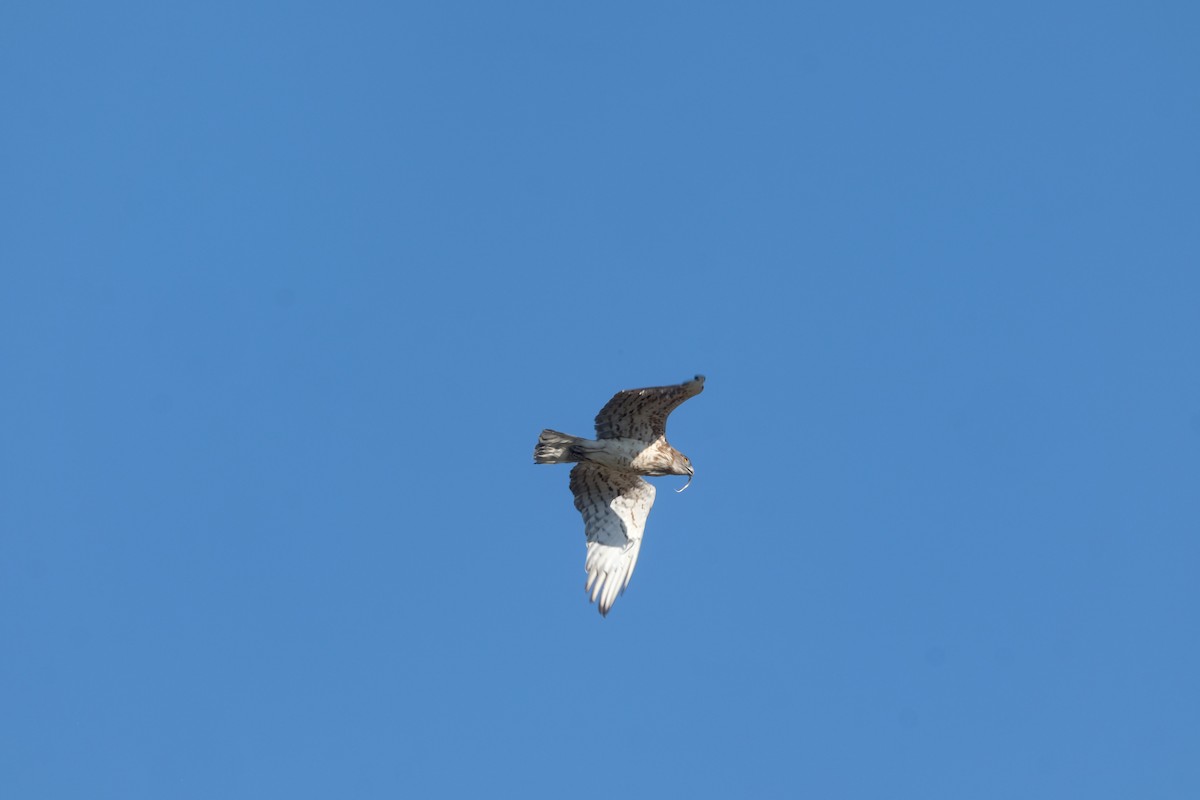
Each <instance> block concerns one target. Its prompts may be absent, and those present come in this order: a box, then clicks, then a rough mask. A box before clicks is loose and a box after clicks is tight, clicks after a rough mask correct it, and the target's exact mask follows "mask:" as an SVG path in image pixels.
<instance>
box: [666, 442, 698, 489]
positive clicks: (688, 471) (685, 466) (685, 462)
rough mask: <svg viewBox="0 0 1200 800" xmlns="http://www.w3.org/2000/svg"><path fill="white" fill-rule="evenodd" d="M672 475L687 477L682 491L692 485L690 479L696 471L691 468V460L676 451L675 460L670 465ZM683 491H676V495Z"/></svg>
mask: <svg viewBox="0 0 1200 800" xmlns="http://www.w3.org/2000/svg"><path fill="white" fill-rule="evenodd" d="M671 474H672V475H687V483H685V484H684V485H683V489H686V488H687V487H689V486H691V485H692V477H693V476H694V475H695V474H696V470H695V469H694V468H693V467H692V460H691V459H690V458H688V457H687V456H685V455H684V454H683V453H681V452H679V451H678V450H676V451H675V460H674V461H673V463H672V464H671ZM683 489H676V490H675V491H676V493H678V492H682V491H683Z"/></svg>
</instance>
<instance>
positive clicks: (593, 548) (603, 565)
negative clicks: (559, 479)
mask: <svg viewBox="0 0 1200 800" xmlns="http://www.w3.org/2000/svg"><path fill="white" fill-rule="evenodd" d="M571 494H573V495H575V508H577V509H579V513H580V514H582V515H583V525H584V529H585V531H586V533H587V540H588V545H587V562H586V564H585V567H586V569H587V574H588V578H587V586H586V589H587V591H588V592H590V593H591V599H592V602H595V601H596V600H597V599H599V601H600V613H601V614H603V615H605V616H607V615H608V611H609V609H610V608H612V604H613V603H614V602H615V601H616V599H617V597H618V596H619V595H620V594H621V593H622V592H624V591H625V587H626V586H628V585H629V579H630V578H632V577H633V568H634V567H636V566H637V559H638V551H639V550H640V549H641V547H642V531H644V530H645V529H646V517H647V516H649V514H650V506H652V505H654V487H653V486H651V485H650V484H649V483H647V482H646V481H644V480H642V479H641V478H639V477H638V476H637V475H631V474H629V473H626V472H617V471H616V470H612V469H608V468H607V467H602V466H600V465H599V464H592V463H588V462H583V463H580V464H576V465H575V468H574V469H572V470H571Z"/></svg>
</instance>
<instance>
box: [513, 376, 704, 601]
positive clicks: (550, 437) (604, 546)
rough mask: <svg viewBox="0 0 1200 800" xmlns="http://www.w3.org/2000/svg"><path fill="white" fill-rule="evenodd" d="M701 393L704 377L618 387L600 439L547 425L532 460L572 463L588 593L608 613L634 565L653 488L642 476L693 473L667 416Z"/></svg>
mask: <svg viewBox="0 0 1200 800" xmlns="http://www.w3.org/2000/svg"><path fill="white" fill-rule="evenodd" d="M702 391H704V376H703V375H697V376H696V377H695V378H693V379H692V380H690V381H687V382H685V383H680V384H677V385H675V386H652V387H650V388H647V389H626V390H625V391H623V392H617V394H615V395H613V398H612V399H611V400H609V401H608V403H607V404H606V405H605V406H604V408H602V409H600V413H599V414H597V415H596V438H595V439H583V438H580V437H578V436H571V435H569V434H566V433H559V432H558V431H552V430H549V429H547V430H544V431H542V435H541V436H540V437H538V443H537V447H536V448H534V451H533V462H534V463H535V464H567V463H575V467H574V468H572V470H571V494H573V495H575V508H577V509H579V513H580V514H582V515H583V526H584V532H585V533H586V534H587V542H588V544H587V561H586V562H585V564H584V567H585V569H587V575H588V577H587V584H586V586H585V589H586V591H588V592H590V593H591V601H592V602H596V601H597V600H599V601H600V602H599V609H600V613H601V614H602V615H604V616H608V612H609V610H610V609H611V608H612V605H613V603H614V602H615V601H616V599H617V597H618V596H619V595H620V594H622V593H623V592H624V591H625V587H626V586H628V585H629V579H630V578H631V577H633V568H634V567H635V566H637V559H638V550H640V549H641V546H642V532H643V531H644V530H645V528H646V517H647V515H649V513H650V506H652V505H654V487H653V486H651V485H650V484H649V483H647V482H646V481H644V480H642V478H641V477H640V476H642V475H686V476H687V477H688V481H687V483H685V484H684V485H683V488H682V489H679V490H678V491H680V492H682V491H683V489H686V488H687V487H688V486H689V485H690V484H691V482H692V476H693V475H694V474H695V473H694V471H693V469H692V462H691V461H690V460H688V457H687V456H685V455H684V454H683V453H681V452H679V451H678V450H676V449H675V448H674V447H672V446H671V445H670V444H668V443H667V415H668V414H670V413H671V412H672V411H674V410H675V409H676V408H678V407H679V405H680V403H682V402H683V401H684V400H687V399H688V398H689V397H695V396H696V395H698V394H700V392H702Z"/></svg>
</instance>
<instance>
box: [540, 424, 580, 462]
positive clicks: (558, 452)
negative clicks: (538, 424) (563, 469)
mask: <svg viewBox="0 0 1200 800" xmlns="http://www.w3.org/2000/svg"><path fill="white" fill-rule="evenodd" d="M585 441H587V440H586V439H580V438H579V437H578V436H571V435H570V434H568V433H559V432H558V431H552V430H550V429H549V428H547V429H546V430H544V431H542V435H541V436H539V437H538V443H537V447H535V448H533V463H535V464H569V463H571V462H572V461H578V460H579V459H580V453H579V450H578V449H577V448H578V445H580V444H582V443H583V442H585Z"/></svg>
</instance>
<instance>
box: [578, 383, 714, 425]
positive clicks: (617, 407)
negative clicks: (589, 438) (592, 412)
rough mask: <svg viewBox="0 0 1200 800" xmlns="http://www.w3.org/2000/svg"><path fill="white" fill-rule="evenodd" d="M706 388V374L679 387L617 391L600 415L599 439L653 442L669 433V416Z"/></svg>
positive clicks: (597, 422) (598, 422) (597, 418)
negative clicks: (681, 404) (684, 402)
mask: <svg viewBox="0 0 1200 800" xmlns="http://www.w3.org/2000/svg"><path fill="white" fill-rule="evenodd" d="M702 391H704V376H703V375H697V376H696V377H695V378H693V379H692V380H690V381H687V382H686V383H680V384H676V385H675V386H651V387H649V388H647V389H626V390H625V391H623V392H617V393H616V394H615V395H613V399H612V400H609V401H608V403H606V404H605V406H604V408H602V409H600V413H599V414H597V415H596V438H597V439H638V440H639V441H643V442H653V441H655V440H656V439H658V438H659V437H663V436H666V435H667V415H668V414H670V413H671V412H672V411H674V410H675V409H676V408H678V407H679V404H680V403H682V402H683V401H684V400H687V399H688V398H689V397H695V396H696V395H698V394H700V392H702Z"/></svg>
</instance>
